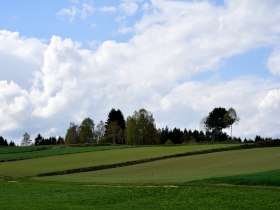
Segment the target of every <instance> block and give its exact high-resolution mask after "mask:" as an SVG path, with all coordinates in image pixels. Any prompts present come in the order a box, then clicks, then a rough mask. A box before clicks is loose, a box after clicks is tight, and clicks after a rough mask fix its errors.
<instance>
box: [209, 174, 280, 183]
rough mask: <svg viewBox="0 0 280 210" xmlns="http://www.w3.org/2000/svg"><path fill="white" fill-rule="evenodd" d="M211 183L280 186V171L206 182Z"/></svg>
mask: <svg viewBox="0 0 280 210" xmlns="http://www.w3.org/2000/svg"><path fill="white" fill-rule="evenodd" d="M206 181H207V182H210V183H225V184H234V185H258V186H262V185H265V186H280V170H273V171H266V172H261V173H253V174H244V175H238V176H226V177H218V178H212V179H208V180H206Z"/></svg>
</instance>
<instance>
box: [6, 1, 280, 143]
mask: <svg viewBox="0 0 280 210" xmlns="http://www.w3.org/2000/svg"><path fill="white" fill-rule="evenodd" d="M279 11H280V1H279V0H265V1H263V0H225V1H223V0H59V1H57V0H40V1H38V0H25V1H20V0H9V1H0V136H3V137H5V138H6V139H8V140H14V141H16V143H18V144H19V143H20V140H21V139H22V136H23V134H24V133H25V132H27V133H29V134H31V137H32V138H33V139H34V138H35V137H36V136H37V134H38V133H40V134H41V135H43V136H45V137H49V136H58V135H62V136H64V135H65V134H66V130H67V128H68V127H69V124H70V122H74V123H76V124H79V123H81V121H82V120H83V119H84V118H86V117H90V118H91V119H93V120H94V122H95V124H98V123H99V122H100V121H101V120H103V121H106V119H107V116H108V113H109V111H110V110H111V109H112V108H116V109H120V110H121V111H122V113H123V114H124V117H125V118H126V117H128V116H130V115H132V114H133V112H134V111H135V110H139V109H140V108H145V109H146V110H148V111H150V112H152V113H153V116H154V118H155V122H156V125H157V127H158V128H161V127H165V126H168V127H169V128H173V127H177V128H187V129H192V130H193V129H198V130H200V129H201V126H200V122H201V119H202V118H203V117H205V116H206V115H207V114H208V113H209V112H210V111H212V110H213V108H215V107H224V108H226V109H228V108H230V107H233V108H234V109H235V110H236V111H237V114H238V115H239V117H240V122H239V123H238V124H237V125H234V127H233V135H235V136H240V137H242V138H245V137H246V138H248V137H250V138H254V137H255V136H256V135H262V136H266V137H280V129H279V127H280V13H279ZM225 131H227V132H229V131H228V130H225Z"/></svg>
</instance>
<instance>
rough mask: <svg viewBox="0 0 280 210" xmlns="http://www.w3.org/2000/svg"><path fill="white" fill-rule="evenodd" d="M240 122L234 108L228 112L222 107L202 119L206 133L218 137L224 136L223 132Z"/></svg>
mask: <svg viewBox="0 0 280 210" xmlns="http://www.w3.org/2000/svg"><path fill="white" fill-rule="evenodd" d="M238 121H239V117H238V115H237V113H236V111H235V109H234V108H229V109H228V110H226V109H225V108H222V107H217V108H214V109H213V110H212V111H211V112H210V113H209V114H208V116H206V117H205V118H203V119H202V126H203V127H204V128H205V129H206V131H210V132H212V133H213V134H214V135H213V136H215V137H217V136H218V135H220V134H222V130H223V129H225V128H228V127H230V126H232V125H233V124H234V123H236V122H238Z"/></svg>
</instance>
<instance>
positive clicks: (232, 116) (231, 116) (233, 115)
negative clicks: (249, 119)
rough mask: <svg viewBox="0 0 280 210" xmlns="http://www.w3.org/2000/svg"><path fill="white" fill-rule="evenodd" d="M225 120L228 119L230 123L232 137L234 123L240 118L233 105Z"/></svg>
mask: <svg viewBox="0 0 280 210" xmlns="http://www.w3.org/2000/svg"><path fill="white" fill-rule="evenodd" d="M224 120H225V121H226V123H227V124H229V125H230V136H231V139H232V125H233V124H234V123H238V122H239V120H240V118H239V117H238V115H237V113H236V111H235V109H234V108H232V107H231V108H229V109H228V111H227V113H226V114H225V116H224Z"/></svg>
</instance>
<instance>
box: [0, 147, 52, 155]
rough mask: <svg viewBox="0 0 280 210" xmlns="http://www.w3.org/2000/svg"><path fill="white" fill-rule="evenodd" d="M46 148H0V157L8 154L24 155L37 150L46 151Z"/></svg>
mask: <svg viewBox="0 0 280 210" xmlns="http://www.w3.org/2000/svg"><path fill="white" fill-rule="evenodd" d="M47 148H48V147H47V146H29V147H18V146H16V147H6V146H5V147H3V146H0V155H2V154H10V153H24V152H33V151H38V150H44V149H47Z"/></svg>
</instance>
